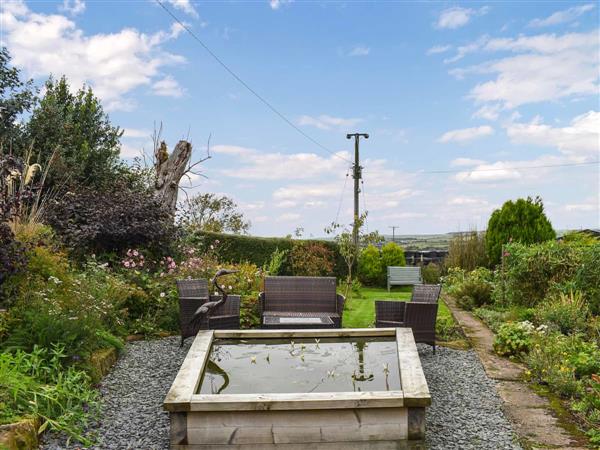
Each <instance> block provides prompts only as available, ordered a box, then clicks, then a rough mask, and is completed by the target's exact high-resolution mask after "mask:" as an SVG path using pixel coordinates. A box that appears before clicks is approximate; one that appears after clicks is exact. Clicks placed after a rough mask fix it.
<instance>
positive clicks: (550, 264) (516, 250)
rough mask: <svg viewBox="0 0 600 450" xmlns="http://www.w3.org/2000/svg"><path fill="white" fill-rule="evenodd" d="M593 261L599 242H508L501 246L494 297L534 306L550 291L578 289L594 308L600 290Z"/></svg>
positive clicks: (596, 258) (599, 277)
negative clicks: (501, 257) (500, 259)
mask: <svg viewBox="0 0 600 450" xmlns="http://www.w3.org/2000/svg"><path fill="white" fill-rule="evenodd" d="M596 262H600V244H594V245H589V246H582V245H579V244H568V243H564V242H555V241H548V242H544V243H541V244H536V245H529V246H528V245H523V244H518V243H512V244H509V245H507V246H506V247H505V256H504V269H503V270H502V271H501V272H500V274H501V280H500V282H499V284H498V290H497V294H498V295H497V297H498V298H497V300H498V301H502V300H506V302H507V303H508V304H514V305H524V306H535V305H537V304H538V303H539V302H540V301H542V300H544V299H545V298H546V297H547V296H548V295H549V294H550V293H552V292H554V291H564V292H569V291H570V290H580V291H581V292H582V294H583V295H584V297H585V299H586V300H587V301H588V302H589V304H590V307H591V309H592V310H595V305H596V303H595V302H596V301H598V294H599V292H600V289H599V288H598V286H599V284H600V269H599V268H598V265H596V264H595V263H596Z"/></svg>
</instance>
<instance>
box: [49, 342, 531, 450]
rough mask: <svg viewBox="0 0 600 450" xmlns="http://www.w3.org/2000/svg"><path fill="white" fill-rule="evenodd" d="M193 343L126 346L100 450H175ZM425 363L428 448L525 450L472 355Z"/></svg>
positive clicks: (111, 384) (59, 445) (96, 431)
mask: <svg viewBox="0 0 600 450" xmlns="http://www.w3.org/2000/svg"><path fill="white" fill-rule="evenodd" d="M191 341H192V340H191V339H188V340H187V342H186V345H185V346H184V347H183V348H179V338H177V337H170V338H165V339H160V340H152V341H139V342H132V343H129V344H127V347H126V350H125V352H124V354H122V355H121V357H120V358H119V361H118V362H117V364H116V365H115V367H114V368H113V370H112V371H111V373H110V374H109V375H107V376H106V377H105V378H104V379H103V380H102V383H101V386H100V392H101V395H102V403H103V406H102V412H101V416H100V420H99V422H98V423H94V424H93V426H92V427H90V433H92V434H93V435H95V436H97V442H98V443H97V444H96V446H94V447H92V448H94V449H103V450H117V449H118V450H125V449H135V450H142V449H143V450H159V449H161V450H162V449H168V448H169V438H168V437H169V419H168V415H167V414H166V413H165V412H164V411H163V410H162V401H163V399H164V397H165V395H166V394H167V391H168V390H169V387H170V386H171V383H172V381H173V379H174V378H175V375H176V374H177V371H178V369H179V366H180V365H181V363H182V362H183V359H184V358H185V355H186V353H187V350H188V349H189V345H190V344H191ZM419 354H420V356H421V363H422V365H423V370H424V372H425V376H426V378H427V383H428V385H429V389H430V391H431V394H432V406H431V407H430V408H428V410H427V433H426V434H427V445H428V448H430V449H431V450H437V449H440V450H442V449H443V450H453V449H460V450H468V449H494V450H496V449H498V450H500V449H511V450H512V449H520V448H521V447H520V446H519V445H518V444H516V443H515V441H514V437H513V436H514V434H513V431H512V428H511V426H510V423H509V422H508V420H507V419H506V417H505V416H504V414H503V413H502V409H501V400H500V398H499V397H498V394H497V393H496V390H495V387H494V382H493V381H492V380H490V379H488V378H487V376H486V375H485V372H484V370H483V367H482V366H481V363H480V362H479V359H478V358H477V355H476V354H475V352H473V351H472V350H469V351H462V350H452V349H449V348H445V347H438V349H437V353H436V354H435V355H433V353H432V351H431V348H430V347H428V346H424V345H423V346H421V345H419ZM42 448H43V449H46V450H56V449H76V448H80V445H77V443H74V444H71V445H69V446H67V445H66V439H65V438H64V437H63V436H60V435H56V434H53V435H48V436H46V438H45V442H44V444H43V446H42Z"/></svg>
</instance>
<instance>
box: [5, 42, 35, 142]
mask: <svg viewBox="0 0 600 450" xmlns="http://www.w3.org/2000/svg"><path fill="white" fill-rule="evenodd" d="M10 59H11V57H10V54H9V53H8V50H7V49H6V47H2V48H1V49H0V111H2V114H0V144H1V145H3V146H4V147H5V148H15V147H18V146H19V144H20V142H19V140H20V138H21V134H22V131H23V130H22V125H21V124H20V123H19V121H18V118H19V117H20V116H21V114H23V113H25V112H27V111H29V110H30V109H31V107H32V106H33V105H34V104H35V101H36V94H37V89H36V88H35V87H34V85H33V80H27V81H24V80H22V79H21V71H20V70H19V69H17V68H16V67H11V66H10Z"/></svg>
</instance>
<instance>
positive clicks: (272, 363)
mask: <svg viewBox="0 0 600 450" xmlns="http://www.w3.org/2000/svg"><path fill="white" fill-rule="evenodd" d="M397 389H400V374H399V370H398V353H397V346H396V341H395V339H394V338H384V337H372V338H345V339H334V338H321V339H295V340H281V339H280V340H271V339H256V340H237V341H236V340H217V341H215V343H214V344H213V346H212V348H211V353H210V356H209V363H208V364H207V367H206V370H205V373H204V374H203V378H202V381H201V384H200V388H199V393H202V394H221V393H227V394H242V393H256V394H258V393H306V392H348V391H388V390H397Z"/></svg>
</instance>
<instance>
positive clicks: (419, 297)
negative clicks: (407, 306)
mask: <svg viewBox="0 0 600 450" xmlns="http://www.w3.org/2000/svg"><path fill="white" fill-rule="evenodd" d="M441 291H442V285H441V284H417V285H415V286H414V287H413V291H412V296H411V299H410V301H411V302H415V303H437V302H438V299H439V298H440V292H441Z"/></svg>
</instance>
